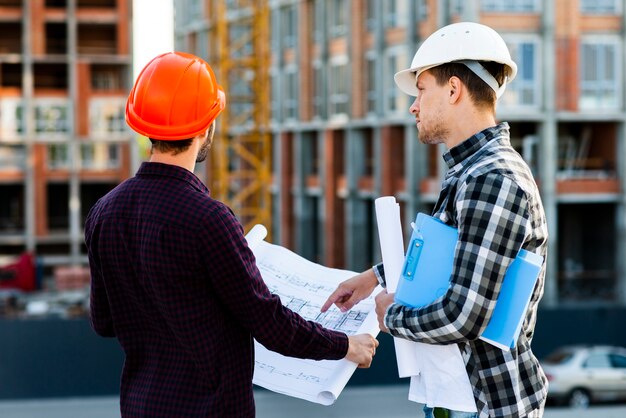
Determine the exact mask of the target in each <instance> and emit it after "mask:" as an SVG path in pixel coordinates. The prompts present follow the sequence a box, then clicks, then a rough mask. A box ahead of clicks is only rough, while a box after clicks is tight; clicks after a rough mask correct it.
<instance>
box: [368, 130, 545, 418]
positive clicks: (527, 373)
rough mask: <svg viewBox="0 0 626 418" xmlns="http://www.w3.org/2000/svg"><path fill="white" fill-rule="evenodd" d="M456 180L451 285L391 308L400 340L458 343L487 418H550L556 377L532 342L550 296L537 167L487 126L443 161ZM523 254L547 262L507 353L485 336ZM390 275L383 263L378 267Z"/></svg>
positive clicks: (505, 133) (449, 193) (450, 186)
mask: <svg viewBox="0 0 626 418" xmlns="http://www.w3.org/2000/svg"><path fill="white" fill-rule="evenodd" d="M444 159H445V162H446V164H447V165H448V168H449V170H448V173H447V174H446V178H445V180H444V183H443V187H442V191H441V194H440V197H439V201H438V203H437V205H436V207H435V210H434V213H433V216H435V217H437V218H439V219H441V220H442V221H443V222H445V223H447V224H449V225H453V226H455V227H457V228H458V231H459V241H458V243H457V246H456V250H455V256H454V267H453V272H452V277H451V279H450V280H451V286H450V288H449V289H448V292H447V293H446V294H445V295H444V296H443V297H441V298H439V299H437V300H435V301H434V302H433V303H431V304H430V305H427V306H424V307H422V308H410V307H407V306H403V305H400V304H392V305H391V306H390V307H389V309H388V310H387V315H386V317H385V324H386V326H387V327H388V328H389V330H390V332H391V334H392V335H394V336H396V337H401V338H406V339H409V340H413V341H419V342H423V343H430V344H458V345H459V348H460V350H461V354H462V355H463V358H464V360H465V364H466V369H467V373H468V375H469V378H470V382H471V384H472V387H473V390H474V398H475V400H476V407H477V410H478V413H479V416H480V417H481V418H482V417H528V416H531V417H535V416H541V415H542V413H543V405H544V403H545V398H546V394H547V379H546V377H545V375H544V373H543V371H542V369H541V367H540V365H539V362H538V360H537V358H536V357H535V356H534V355H533V353H532V351H531V348H530V343H531V340H532V337H533V332H534V328H535V321H536V317H537V305H538V303H539V300H540V299H541V296H542V294H543V287H544V277H545V258H546V250H547V238H548V232H547V226H546V217H545V214H544V210H543V206H542V203H541V198H540V196H539V191H538V189H537V185H536V184H535V181H534V179H533V176H532V173H531V172H530V169H529V168H528V165H527V164H526V163H525V162H524V160H523V159H522V157H521V156H520V155H519V154H518V153H517V152H516V151H515V150H514V149H513V148H512V147H511V144H510V140H509V126H508V124H506V123H501V124H499V125H497V126H494V127H491V128H488V129H485V130H484V131H482V132H479V133H477V134H475V135H474V136H472V137H471V138H469V139H468V140H466V141H464V142H463V143H461V144H459V145H458V146H456V147H453V148H452V149H450V150H449V151H447V152H446V153H445V154H444ZM520 248H524V249H526V250H528V251H531V252H535V253H538V254H540V255H542V256H543V257H544V265H543V268H542V270H541V273H540V275H539V280H538V281H537V285H536V286H535V289H534V291H533V295H532V298H531V301H530V305H529V308H528V311H527V313H526V318H525V321H524V324H523V326H522V332H521V335H520V337H519V340H518V342H517V346H516V347H515V348H514V349H512V350H511V351H510V352H505V351H503V350H501V349H499V348H496V347H494V346H492V345H490V344H488V343H486V342H484V341H482V340H479V339H478V336H479V335H481V333H482V331H483V330H484V329H485V327H486V326H487V324H488V322H489V319H490V318H491V314H492V313H493V309H494V307H495V304H496V300H497V298H498V294H499V292H500V287H501V285H502V279H503V278H504V274H505V272H506V270H507V268H508V266H509V264H510V263H511V262H512V261H513V259H514V258H515V256H516V255H517V253H518V251H519V250H520ZM374 270H375V271H376V273H377V274H378V275H379V277H383V269H382V264H379V265H377V266H376V267H375V269H374Z"/></svg>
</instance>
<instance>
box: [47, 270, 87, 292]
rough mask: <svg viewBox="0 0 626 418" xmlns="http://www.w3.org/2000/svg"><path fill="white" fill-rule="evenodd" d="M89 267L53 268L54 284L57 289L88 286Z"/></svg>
mask: <svg viewBox="0 0 626 418" xmlns="http://www.w3.org/2000/svg"><path fill="white" fill-rule="evenodd" d="M90 278H91V274H90V272H89V267H81V266H59V267H56V268H55V269H54V284H55V288H56V290H58V291H63V290H76V289H84V288H85V287H87V286H89V282H90Z"/></svg>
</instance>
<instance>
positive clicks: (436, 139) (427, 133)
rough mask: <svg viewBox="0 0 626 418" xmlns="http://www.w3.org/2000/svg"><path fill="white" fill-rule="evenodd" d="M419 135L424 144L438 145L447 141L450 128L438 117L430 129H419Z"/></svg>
mask: <svg viewBox="0 0 626 418" xmlns="http://www.w3.org/2000/svg"><path fill="white" fill-rule="evenodd" d="M418 133H419V135H418V137H419V140H420V142H421V143H422V144H426V145H436V144H441V143H442V142H444V141H445V139H446V138H447V137H448V134H449V133H450V130H449V129H448V128H447V127H446V126H445V125H444V123H443V121H442V120H441V118H437V119H436V120H434V121H433V123H432V124H431V128H430V129H421V130H420V129H418Z"/></svg>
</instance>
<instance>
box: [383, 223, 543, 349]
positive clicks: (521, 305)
mask: <svg viewBox="0 0 626 418" xmlns="http://www.w3.org/2000/svg"><path fill="white" fill-rule="evenodd" d="M457 241H458V231H457V230H456V228H453V227H451V226H449V225H446V224H444V223H443V222H441V221H440V220H439V219H436V218H433V217H432V216H428V215H426V214H424V213H418V214H417V217H416V218H415V226H414V228H413V233H412V235H411V240H410V241H409V246H408V248H407V251H406V257H405V260H404V264H403V266H402V273H401V276H400V280H399V282H398V289H397V292H396V295H395V301H396V302H397V303H400V304H403V305H406V306H410V307H413V308H420V307H422V306H425V305H429V304H430V303H432V302H434V301H435V300H437V299H439V298H440V297H442V296H443V295H444V294H445V293H446V292H447V291H448V289H449V287H450V276H451V274H452V268H453V264H454V251H455V247H456V244H457ZM542 264H543V257H541V256H540V255H537V254H535V253H531V252H528V251H526V250H523V249H522V250H520V251H519V253H518V255H517V257H516V258H515V259H514V261H513V263H512V264H511V265H510V266H509V268H508V269H507V272H506V274H505V276H504V281H503V283H502V287H501V290H500V295H499V296H498V300H497V302H496V307H495V309H494V311H493V314H492V316H491V319H490V320H489V324H488V325H487V327H486V328H485V330H484V331H483V333H482V334H481V336H480V338H481V339H482V340H484V341H486V342H488V343H490V344H493V345H495V346H496V347H499V348H501V349H503V350H509V349H510V348H512V347H515V345H516V344H517V339H518V337H519V334H520V330H521V327H522V323H523V320H524V316H525V313H526V309H527V308H528V304H529V302H530V298H531V296H532V292H533V289H534V287H535V284H536V282H537V279H538V277H539V272H540V271H541V267H542Z"/></svg>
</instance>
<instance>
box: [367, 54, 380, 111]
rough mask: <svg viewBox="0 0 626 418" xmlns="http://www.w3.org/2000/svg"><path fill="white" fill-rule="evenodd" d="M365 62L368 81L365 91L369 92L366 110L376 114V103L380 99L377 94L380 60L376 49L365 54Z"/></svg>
mask: <svg viewBox="0 0 626 418" xmlns="http://www.w3.org/2000/svg"><path fill="white" fill-rule="evenodd" d="M365 63H366V71H367V76H366V78H365V80H366V83H367V85H366V86H365V91H366V92H367V93H366V96H367V108H366V109H365V110H366V112H367V113H368V114H375V113H376V103H377V101H378V95H377V94H376V87H377V80H378V77H376V64H377V63H378V60H377V59H376V52H375V51H368V52H367V53H366V54H365Z"/></svg>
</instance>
